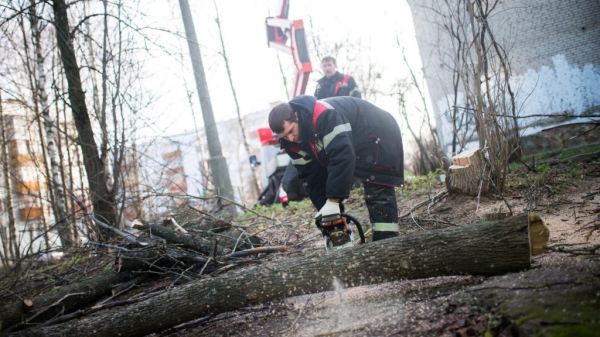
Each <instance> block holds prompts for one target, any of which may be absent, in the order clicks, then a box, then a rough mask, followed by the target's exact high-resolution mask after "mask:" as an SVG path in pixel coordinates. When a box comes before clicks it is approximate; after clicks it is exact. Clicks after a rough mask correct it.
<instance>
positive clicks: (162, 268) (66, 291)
mask: <svg viewBox="0 0 600 337" xmlns="http://www.w3.org/2000/svg"><path fill="white" fill-rule="evenodd" d="M190 209H193V210H194V211H195V212H199V213H201V214H200V215H199V216H197V217H195V218H194V219H192V220H191V221H186V222H185V223H182V225H179V224H178V223H177V221H176V220H175V218H173V217H167V218H165V219H163V220H162V221H160V222H158V223H153V222H147V221H143V220H135V221H134V222H133V227H132V228H131V229H130V230H128V231H120V230H118V229H116V228H114V227H111V226H108V225H107V224H104V223H102V222H101V221H99V220H97V219H95V218H93V216H91V215H90V214H87V216H88V217H90V218H91V220H92V221H94V222H95V223H97V224H98V225H100V226H101V227H104V228H107V229H109V230H111V231H112V232H114V233H115V238H114V239H113V240H111V241H110V242H91V241H90V242H88V243H86V244H85V245H84V246H83V247H79V248H77V249H73V250H71V251H69V252H68V254H65V256H64V257H63V258H62V259H61V260H60V261H54V262H53V263H49V262H48V261H45V262H41V261H40V259H39V256H38V258H35V257H32V256H30V257H28V258H24V259H22V260H21V261H18V262H17V263H15V265H13V266H12V267H11V268H10V269H8V270H6V271H5V272H4V273H3V274H0V335H4V334H7V333H24V334H27V331H28V329H29V328H41V327H46V326H51V325H55V324H58V323H63V322H66V321H69V320H72V319H76V318H80V317H83V316H86V315H90V314H92V313H96V312H99V311H102V310H107V309H110V308H115V307H119V306H126V305H130V304H133V303H137V302H140V301H144V300H147V299H149V298H151V297H154V296H157V295H159V294H162V293H165V292H168V291H171V290H172V289H173V288H174V287H177V286H181V285H184V284H186V283H189V282H192V281H195V280H199V279H202V278H209V277H214V276H216V275H219V274H222V273H225V272H227V271H230V270H235V269H238V268H239V267H243V266H249V265H252V264H260V263H261V260H262V259H264V258H265V257H267V254H269V253H282V252H287V251H290V250H292V246H290V245H286V243H287V242H274V241H275V240H273V241H272V240H269V236H268V233H267V232H266V231H263V233H262V234H265V235H261V236H260V237H259V236H258V235H257V234H259V235H260V234H261V233H250V232H249V231H248V228H249V227H253V228H256V227H262V228H264V227H265V226H245V225H242V224H240V223H237V222H233V221H228V220H226V219H223V218H219V217H216V216H214V215H212V214H210V213H207V212H203V211H201V210H198V209H195V208H192V207H190ZM256 215H257V217H256V218H260V219H261V220H260V221H254V222H253V224H254V225H256V223H261V222H264V223H270V226H266V227H267V228H269V227H277V228H283V224H281V223H280V222H278V221H276V220H275V219H272V218H270V217H266V216H264V215H260V214H258V213H256ZM256 218H254V219H250V221H253V220H256ZM278 236H279V235H278ZM268 256H270V257H273V256H274V254H271V255H268Z"/></svg>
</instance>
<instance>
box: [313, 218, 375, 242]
mask: <svg viewBox="0 0 600 337" xmlns="http://www.w3.org/2000/svg"><path fill="white" fill-rule="evenodd" d="M315 225H317V228H318V229H319V230H320V231H321V233H323V242H324V243H325V250H333V249H340V248H346V247H351V246H354V241H355V236H354V231H355V229H354V228H356V231H357V232H358V235H359V237H360V242H361V243H365V234H364V232H363V229H362V226H361V225H360V222H358V220H356V218H354V217H353V216H351V215H350V214H346V213H340V214H333V215H326V216H322V215H319V216H318V217H317V218H316V219H315Z"/></svg>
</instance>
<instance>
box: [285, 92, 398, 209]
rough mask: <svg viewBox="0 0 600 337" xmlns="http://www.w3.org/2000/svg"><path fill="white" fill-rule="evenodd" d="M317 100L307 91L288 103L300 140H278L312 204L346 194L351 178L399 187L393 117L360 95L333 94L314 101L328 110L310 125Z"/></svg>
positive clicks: (395, 128)
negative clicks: (343, 95)
mask: <svg viewBox="0 0 600 337" xmlns="http://www.w3.org/2000/svg"><path fill="white" fill-rule="evenodd" d="M316 102H317V101H316V100H315V99H314V97H312V96H306V95H300V96H298V97H296V98H294V99H293V100H291V101H290V105H292V107H293V109H294V111H297V112H298V126H299V135H298V138H299V139H300V141H301V142H300V143H292V142H289V141H287V140H285V139H280V140H279V141H280V143H281V148H283V149H284V150H285V151H286V152H287V153H288V155H289V156H290V157H291V158H292V163H293V164H294V166H295V167H296V169H297V170H298V177H299V178H300V180H301V181H302V182H303V183H304V187H305V188H306V191H307V193H308V196H309V197H310V199H311V201H312V202H313V204H314V205H315V206H316V207H317V208H321V207H322V206H323V205H324V204H325V201H326V200H327V199H328V198H333V199H337V198H339V199H346V198H348V196H349V194H350V188H351V185H352V180H353V176H354V177H356V178H358V179H361V180H363V181H365V182H367V183H372V184H380V185H387V186H402V184H403V183H404V152H403V148H402V136H401V134H400V128H399V127H398V123H397V122H396V119H395V118H394V117H393V116H392V115H390V114H389V113H388V112H386V111H383V110H381V109H379V108H378V107H376V106H375V105H373V104H371V103H369V102H367V101H364V100H361V99H357V98H353V97H332V98H327V99H324V100H321V101H319V103H322V104H324V105H328V107H330V108H328V109H327V110H325V111H323V112H322V113H321V114H320V115H319V116H318V119H317V121H316V128H313V127H312V118H313V111H314V107H315V103H316ZM311 142H312V143H313V144H314V145H315V151H316V152H317V156H315V154H314V152H313V149H312V148H311V146H310V144H311Z"/></svg>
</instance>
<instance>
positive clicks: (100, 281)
mask: <svg viewBox="0 0 600 337" xmlns="http://www.w3.org/2000/svg"><path fill="white" fill-rule="evenodd" d="M127 278H128V275H123V274H118V273H116V272H114V271H111V270H107V271H103V272H102V273H100V274H97V275H94V276H92V277H91V278H88V279H85V280H83V281H80V282H76V283H73V284H69V285H65V286H62V287H60V288H57V289H55V290H51V291H49V292H47V293H44V294H41V295H39V296H36V297H34V298H33V299H31V300H32V301H33V305H32V306H30V307H26V306H25V304H24V303H23V301H19V302H16V303H10V304H6V305H4V306H3V307H1V308H0V322H1V323H2V324H1V329H2V330H5V329H7V328H9V327H11V326H13V325H15V324H17V323H19V322H21V321H22V320H25V319H28V318H29V317H32V316H33V315H34V314H35V313H36V312H38V311H40V310H43V309H44V308H47V307H48V306H50V305H52V304H53V303H55V302H56V301H58V300H59V299H61V298H63V297H65V296H66V295H68V294H74V293H81V292H84V293H85V295H77V296H70V297H67V298H65V299H64V300H63V301H62V302H61V305H60V306H56V307H54V308H51V309H50V310H48V311H46V312H45V313H44V314H43V315H40V316H39V317H38V318H36V321H43V320H44V319H48V318H50V317H53V316H56V314H58V313H59V312H60V311H61V310H65V311H67V312H68V311H70V310H73V309H75V308H78V307H80V306H82V305H85V304H88V303H91V302H93V301H96V300H98V299H100V298H101V297H102V296H105V295H108V294H110V293H111V286H113V285H114V284H116V283H119V282H123V281H124V280H126V279H127Z"/></svg>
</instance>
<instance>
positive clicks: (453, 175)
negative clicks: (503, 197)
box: [446, 149, 490, 196]
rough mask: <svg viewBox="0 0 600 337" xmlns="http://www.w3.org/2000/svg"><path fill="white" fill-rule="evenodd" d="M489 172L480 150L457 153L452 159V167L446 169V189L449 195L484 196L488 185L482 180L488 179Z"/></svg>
mask: <svg viewBox="0 0 600 337" xmlns="http://www.w3.org/2000/svg"><path fill="white" fill-rule="evenodd" d="M489 172H490V167H489V166H488V165H486V162H485V158H484V156H483V152H482V151H481V150H480V149H472V150H469V151H465V152H462V153H459V154H457V155H456V156H454V157H452V165H451V166H450V167H449V168H448V174H447V176H446V188H448V192H450V193H451V194H462V195H471V196H476V195H478V194H479V193H481V194H482V195H483V194H486V193H487V192H488V191H489V184H488V183H487V182H486V181H484V180H483V178H484V177H488V176H489Z"/></svg>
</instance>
